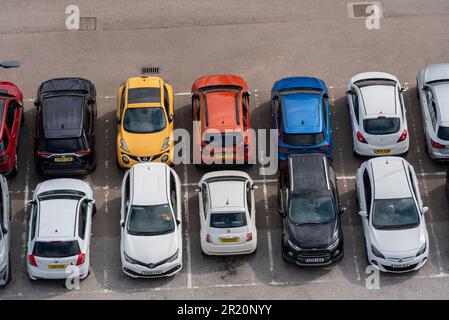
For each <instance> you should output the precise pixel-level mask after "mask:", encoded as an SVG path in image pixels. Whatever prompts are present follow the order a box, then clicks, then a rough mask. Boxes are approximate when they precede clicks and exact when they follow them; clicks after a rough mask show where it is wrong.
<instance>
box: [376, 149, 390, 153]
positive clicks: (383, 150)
mask: <svg viewBox="0 0 449 320" xmlns="http://www.w3.org/2000/svg"><path fill="white" fill-rule="evenodd" d="M390 152H391V150H390V149H377V150H374V153H375V154H387V153H390Z"/></svg>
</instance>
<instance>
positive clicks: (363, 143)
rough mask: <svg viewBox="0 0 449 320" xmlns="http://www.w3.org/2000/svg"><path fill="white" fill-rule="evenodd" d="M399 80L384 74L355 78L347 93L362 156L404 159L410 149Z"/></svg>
mask: <svg viewBox="0 0 449 320" xmlns="http://www.w3.org/2000/svg"><path fill="white" fill-rule="evenodd" d="M403 91H405V89H404V88H402V87H401V84H400V82H399V80H398V79H397V78H396V77H395V76H393V75H391V74H388V73H384V72H366V73H361V74H358V75H356V76H355V77H353V78H352V79H351V80H350V81H349V83H348V85H347V91H346V98H347V103H348V108H349V113H350V116H351V127H352V139H353V151H354V153H357V154H359V155H361V156H381V155H401V154H405V153H407V151H408V148H409V137H408V129H407V119H406V115H405V114H406V110H405V105H404V99H403V95H402V92H403Z"/></svg>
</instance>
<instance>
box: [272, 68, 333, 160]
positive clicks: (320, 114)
mask: <svg viewBox="0 0 449 320" xmlns="http://www.w3.org/2000/svg"><path fill="white" fill-rule="evenodd" d="M271 106H272V117H273V122H274V128H276V129H278V130H279V140H278V142H279V150H278V157H279V160H280V161H284V160H286V159H287V157H288V155H289V154H301V153H317V152H319V153H324V154H325V155H326V156H327V157H328V158H329V159H332V158H333V149H334V143H333V139H332V127H331V122H330V106H329V91H328V89H327V87H326V85H325V84H324V82H323V81H322V80H320V79H317V78H311V77H293V78H284V79H281V80H278V81H276V82H275V83H274V85H273V89H272V90H271Z"/></svg>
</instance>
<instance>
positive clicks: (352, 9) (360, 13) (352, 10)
mask: <svg viewBox="0 0 449 320" xmlns="http://www.w3.org/2000/svg"><path fill="white" fill-rule="evenodd" d="M370 6H377V7H378V8H379V13H380V17H379V18H382V6H381V4H380V2H379V1H373V2H357V3H348V6H347V8H348V15H349V17H350V18H354V19H364V18H368V17H369V16H371V15H372V14H373V10H368V13H367V12H366V9H367V8H368V7H370Z"/></svg>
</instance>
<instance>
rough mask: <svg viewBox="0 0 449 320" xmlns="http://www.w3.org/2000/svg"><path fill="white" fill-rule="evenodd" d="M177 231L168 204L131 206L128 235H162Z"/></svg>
mask: <svg viewBox="0 0 449 320" xmlns="http://www.w3.org/2000/svg"><path fill="white" fill-rule="evenodd" d="M173 231H175V223H174V221H173V215H172V212H171V209H170V206H169V205H168V204H161V205H153V206H136V205H134V206H131V209H130V213H129V220H128V233H129V234H131V235H148V236H152V235H161V234H167V233H171V232H173Z"/></svg>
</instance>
